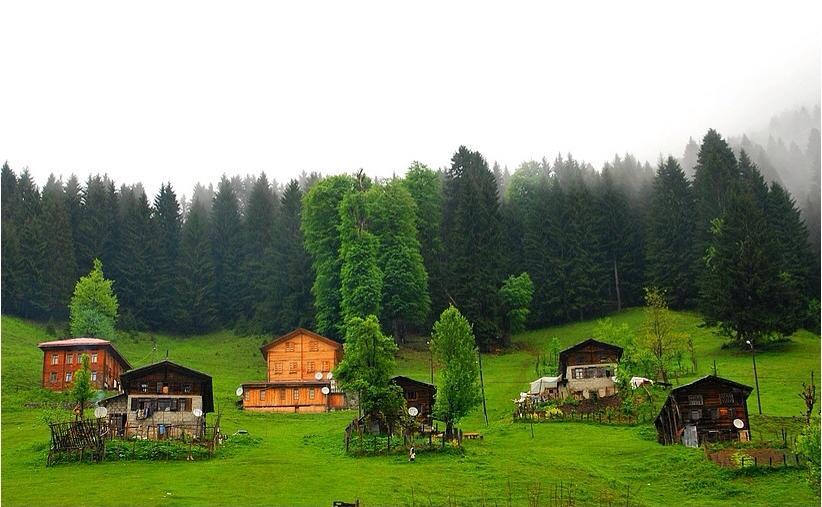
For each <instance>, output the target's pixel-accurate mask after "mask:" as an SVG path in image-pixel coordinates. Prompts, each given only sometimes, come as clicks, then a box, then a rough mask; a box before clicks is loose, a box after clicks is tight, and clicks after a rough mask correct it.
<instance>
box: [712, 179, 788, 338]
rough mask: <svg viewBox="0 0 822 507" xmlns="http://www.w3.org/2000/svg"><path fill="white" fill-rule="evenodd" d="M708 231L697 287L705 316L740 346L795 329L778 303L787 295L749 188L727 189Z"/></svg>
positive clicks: (763, 220)
mask: <svg viewBox="0 0 822 507" xmlns="http://www.w3.org/2000/svg"><path fill="white" fill-rule="evenodd" d="M713 234H714V239H713V241H712V242H711V243H710V247H709V249H708V254H707V255H706V260H707V270H706V276H705V277H704V279H703V282H702V287H701V291H700V295H701V299H700V303H701V304H700V307H701V310H702V312H703V314H704V315H705V321H706V322H707V323H708V324H709V325H715V326H718V327H719V329H720V331H721V333H722V334H723V335H725V336H727V337H728V338H730V339H731V340H733V341H734V342H736V343H737V344H738V345H740V346H744V344H745V342H746V341H748V340H750V341H751V342H756V343H760V342H761V341H762V340H766V339H769V338H770V337H771V336H772V335H774V334H777V333H779V334H790V333H792V332H793V331H795V330H796V325H797V323H796V321H795V320H794V319H788V318H785V315H784V310H785V308H784V307H783V306H782V304H781V302H782V301H785V300H786V296H788V294H787V293H786V289H787V287H786V285H785V283H784V282H783V280H782V278H781V277H780V272H779V262H778V258H777V255H776V248H775V242H774V238H773V235H772V233H771V231H770V229H769V228H768V224H767V221H766V218H765V213H764V212H763V210H762V208H761V207H760V206H759V205H758V204H757V202H756V198H755V197H754V195H753V194H752V193H751V192H749V191H746V190H745V189H744V188H742V187H740V188H739V189H738V190H737V191H734V192H733V193H732V195H731V196H730V198H729V199H728V200H727V201H726V211H725V213H724V214H723V217H722V218H719V219H715V220H714V221H713Z"/></svg>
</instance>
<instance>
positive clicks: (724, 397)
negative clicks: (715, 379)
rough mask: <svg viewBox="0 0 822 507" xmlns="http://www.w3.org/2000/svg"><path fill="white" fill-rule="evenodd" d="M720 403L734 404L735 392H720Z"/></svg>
mask: <svg viewBox="0 0 822 507" xmlns="http://www.w3.org/2000/svg"><path fill="white" fill-rule="evenodd" d="M719 403H722V404H723V405H733V404H734V393H719Z"/></svg>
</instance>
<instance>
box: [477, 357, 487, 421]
mask: <svg viewBox="0 0 822 507" xmlns="http://www.w3.org/2000/svg"><path fill="white" fill-rule="evenodd" d="M477 360H478V361H479V371H480V389H481V390H482V414H483V415H484V416H485V427H488V409H487V408H486V407H485V383H484V382H483V381H482V352H480V349H479V348H477Z"/></svg>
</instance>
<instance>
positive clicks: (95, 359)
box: [91, 352, 97, 364]
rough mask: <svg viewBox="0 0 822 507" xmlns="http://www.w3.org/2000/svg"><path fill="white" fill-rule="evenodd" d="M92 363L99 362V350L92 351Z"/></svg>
mask: <svg viewBox="0 0 822 507" xmlns="http://www.w3.org/2000/svg"><path fill="white" fill-rule="evenodd" d="M91 364H97V352H92V353H91Z"/></svg>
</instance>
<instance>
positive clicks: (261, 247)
mask: <svg viewBox="0 0 822 507" xmlns="http://www.w3.org/2000/svg"><path fill="white" fill-rule="evenodd" d="M244 215H245V216H244V220H243V246H244V248H245V253H244V255H243V264H242V267H241V271H240V276H241V279H242V281H243V287H244V289H245V290H244V291H243V306H244V307H245V308H247V309H248V314H247V315H246V317H252V316H253V315H251V312H252V311H254V310H256V309H257V305H258V304H260V303H261V302H262V301H263V300H264V299H265V295H266V293H269V292H273V291H275V290H276V285H277V284H278V283H279V280H277V279H276V278H273V277H272V276H270V272H269V276H263V272H264V271H265V267H266V265H267V264H270V263H271V260H272V259H271V257H272V255H273V254H272V247H273V236H274V220H275V204H274V194H273V192H272V190H271V185H270V184H269V182H268V178H267V177H266V175H265V173H261V174H260V176H259V177H258V178H256V179H255V180H254V182H253V184H252V185H251V190H250V191H249V194H248V202H247V204H246V207H245V213H244ZM272 317H273V316H272V315H270V314H269V315H266V314H265V313H263V314H261V315H257V316H256V317H255V319H254V320H255V323H256V324H255V325H256V327H258V328H259V327H260V326H263V325H264V324H263V322H264V321H267V322H270V319H271V318H272Z"/></svg>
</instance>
